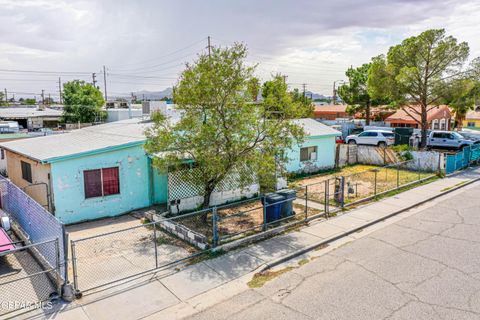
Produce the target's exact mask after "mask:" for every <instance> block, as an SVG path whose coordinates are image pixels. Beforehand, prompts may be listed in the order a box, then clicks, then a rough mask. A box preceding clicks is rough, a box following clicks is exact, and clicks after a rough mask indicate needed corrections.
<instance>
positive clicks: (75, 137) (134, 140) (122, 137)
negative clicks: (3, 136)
mask: <svg viewBox="0 0 480 320" xmlns="http://www.w3.org/2000/svg"><path fill="white" fill-rule="evenodd" d="M150 125H151V122H145V121H142V120H140V119H128V120H122V121H116V122H110V123H106V124H101V125H96V126H91V127H86V128H82V129H78V130H74V131H72V132H69V133H64V134H56V135H48V136H45V137H38V138H35V139H25V140H18V141H9V142H4V143H0V146H1V147H3V148H4V149H7V150H9V151H12V152H15V153H19V154H22V155H24V156H26V157H28V158H30V159H32V160H36V161H39V162H45V163H46V162H54V161H58V160H64V159H67V158H71V157H75V156H79V155H88V154H93V153H96V152H105V151H109V150H114V149H119V148H122V147H125V146H129V145H135V144H142V143H144V141H145V140H146V137H145V134H144V132H145V130H146V129H147V128H148V127H150Z"/></svg>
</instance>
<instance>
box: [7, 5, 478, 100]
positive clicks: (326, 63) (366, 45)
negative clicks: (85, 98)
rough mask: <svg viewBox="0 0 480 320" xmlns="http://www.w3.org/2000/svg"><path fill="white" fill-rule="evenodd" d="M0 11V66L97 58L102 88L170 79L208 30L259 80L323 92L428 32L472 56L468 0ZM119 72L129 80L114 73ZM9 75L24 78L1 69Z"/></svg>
mask: <svg viewBox="0 0 480 320" xmlns="http://www.w3.org/2000/svg"><path fill="white" fill-rule="evenodd" d="M0 7H1V8H2V10H1V11H0V21H2V22H1V25H2V38H1V39H0V64H1V65H0V68H3V69H40V70H67V71H68V70H74V71H85V72H99V71H100V69H101V67H102V65H104V64H105V65H107V67H108V68H109V72H110V74H111V76H110V77H109V81H110V84H109V88H110V92H130V91H134V90H138V89H143V88H144V89H150V90H154V89H163V88H164V87H166V86H168V85H170V84H171V83H172V82H173V81H174V80H173V78H176V77H177V75H178V73H179V72H180V70H181V67H180V66H179V64H180V63H181V62H182V61H185V60H191V59H192V58H193V57H194V53H195V52H199V51H202V50H204V47H205V46H206V40H204V42H202V43H198V42H199V40H201V39H204V38H206V36H207V35H211V36H212V39H213V40H212V41H213V44H214V45H219V44H221V45H225V44H231V43H232V42H233V41H243V42H245V43H246V44H247V45H248V46H249V48H250V52H251V56H250V58H249V60H251V61H257V62H260V63H261V66H260V68H259V70H258V72H259V74H260V75H262V76H263V77H266V76H268V75H269V74H270V73H271V72H278V71H280V72H284V73H287V74H288V75H289V78H288V79H289V81H290V82H292V83H295V86H298V84H300V83H307V84H308V86H309V88H311V89H313V90H315V91H319V92H322V93H329V92H330V90H331V89H330V88H331V86H332V82H333V81H334V80H337V79H338V78H342V77H344V75H343V73H344V70H345V68H347V67H348V66H350V65H354V66H355V65H360V64H362V63H364V62H367V61H369V59H370V58H371V57H372V56H375V55H378V54H381V53H385V52H386V51H387V50H388V48H389V47H390V46H391V45H393V44H396V43H398V42H399V41H401V40H402V39H403V38H405V37H407V36H410V35H414V34H418V33H419V32H421V31H423V30H425V29H427V28H433V27H435V28H439V27H441V28H446V29H447V32H448V33H449V34H452V35H454V36H455V37H457V38H458V39H459V41H468V42H469V44H470V47H471V52H472V56H479V55H480V43H479V41H478V32H477V31H478V28H477V24H478V21H479V20H480V3H478V1H474V0H470V1H468V0H467V1H464V2H461V3H460V2H458V1H453V0H452V1H435V0H429V1H427V0H392V1H380V0H376V1H375V0H358V1H355V0H351V1H347V0H336V1H328V2H327V1H316V0H303V1H296V2H292V1H288V0H255V1H254V0H236V1H223V0H205V1H195V0H190V1H154V0H150V1H148V0H144V1H116V0H103V1H100V0H97V1H94V0H85V1H76V0H73V1H68V0H64V1H63V0H49V1H47V0H39V1H33V0H32V1H19V0H11V1H6V0H0ZM192 43H196V44H195V45H192V46H191V47H189V48H187V49H185V50H182V51H179V52H177V53H175V54H171V55H168V56H167V57H165V55H166V54H168V53H171V52H173V51H175V50H177V49H179V48H183V47H185V46H187V45H188V44H192ZM149 66H152V68H148V67H149ZM126 69H130V70H129V71H128V73H134V74H135V75H136V76H137V77H135V78H132V77H130V78H128V77H125V76H124V77H122V76H114V75H113V74H115V73H117V74H119V73H122V71H121V70H126ZM123 73H127V71H123ZM141 76H145V77H158V78H141ZM15 77H17V78H23V79H25V77H26V75H25V74H22V75H14V74H8V75H5V74H0V79H2V78H15ZM89 77H90V76H89V75H83V76H82V78H84V79H88V78H89ZM32 78H33V76H32ZM44 78H49V77H46V76H45V77H44ZM50 78H51V77H50ZM50 78H49V79H50ZM62 78H64V79H65V80H67V79H70V78H72V76H70V77H69V76H62ZM38 79H42V77H41V76H36V77H35V80H36V81H32V82H28V81H26V80H22V81H20V80H18V81H16V82H15V81H12V82H8V81H3V80H0V82H1V83H2V85H3V86H7V87H12V88H13V90H12V91H14V90H17V91H29V92H30V91H35V92H36V91H39V90H41V89H42V88H43V89H48V90H50V89H51V88H50V87H48V86H51V84H50V82H48V83H45V84H43V83H42V81H38ZM99 80H101V77H99ZM49 81H51V80H49ZM46 87H48V88H46Z"/></svg>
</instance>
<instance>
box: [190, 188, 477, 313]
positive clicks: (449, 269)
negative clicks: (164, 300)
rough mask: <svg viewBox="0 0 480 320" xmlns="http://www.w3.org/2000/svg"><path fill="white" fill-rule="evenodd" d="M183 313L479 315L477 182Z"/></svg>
mask: <svg viewBox="0 0 480 320" xmlns="http://www.w3.org/2000/svg"><path fill="white" fill-rule="evenodd" d="M190 319H198V320H200V319H208V320H215V319H230V320H234V319H248V320H252V319H275V320H281V319H417V320H422V319H480V184H479V183H477V184H475V185H474V186H473V187H468V188H465V189H464V190H462V191H461V192H459V193H457V194H455V195H454V196H450V197H448V198H445V199H439V201H437V202H436V203H435V205H434V206H431V207H429V208H426V209H424V210H422V211H419V212H417V213H415V214H413V215H411V216H409V217H406V218H405V219H402V220H400V221H398V222H396V223H393V224H390V225H388V226H386V227H384V228H382V229H380V230H377V231H375V232H373V233H370V234H368V235H367V236H365V237H362V238H359V239H357V240H354V241H352V242H350V243H347V244H345V245H343V246H341V247H339V248H337V249H335V250H333V251H330V252H329V253H327V254H325V255H323V256H320V257H319V258H317V259H315V260H312V261H311V262H309V263H307V264H305V265H303V266H302V267H299V268H296V269H294V270H292V271H289V272H287V273H284V274H283V275H281V276H279V277H278V278H276V279H274V280H272V281H270V282H268V283H267V284H266V285H264V286H263V287H262V288H259V289H249V290H247V291H244V292H242V293H240V294H238V295H236V296H234V297H233V298H230V299H228V300H226V301H223V302H221V303H219V304H217V305H215V306H213V307H211V308H209V309H207V310H205V311H203V312H201V313H199V314H196V315H194V316H193V317H191V318H190Z"/></svg>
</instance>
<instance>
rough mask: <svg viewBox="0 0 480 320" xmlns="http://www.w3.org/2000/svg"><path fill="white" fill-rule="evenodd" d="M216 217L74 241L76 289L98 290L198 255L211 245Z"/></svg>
mask: <svg viewBox="0 0 480 320" xmlns="http://www.w3.org/2000/svg"><path fill="white" fill-rule="evenodd" d="M212 217H213V216H212V211H211V210H203V211H199V212H194V213H189V214H184V215H179V216H176V217H171V218H159V220H158V221H154V222H148V223H144V224H143V225H139V226H136V227H133V228H128V229H123V230H118V231H114V232H109V233H104V234H99V235H95V236H92V237H87V238H82V239H78V240H72V241H71V248H72V272H73V279H74V287H75V290H76V291H78V292H85V291H90V290H94V289H97V288H99V287H101V286H105V285H109V284H113V283H116V282H119V281H123V280H127V279H130V278H132V277H135V276H139V275H142V274H145V273H148V272H151V271H154V270H156V269H159V268H163V267H167V266H170V265H173V264H177V263H180V262H182V261H185V260H187V259H189V258H192V257H193V256H195V255H198V254H199V253H200V252H202V251H203V250H206V249H207V248H208V247H210V246H211V241H212V237H213V230H212V228H213V223H212Z"/></svg>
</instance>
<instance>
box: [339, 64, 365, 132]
mask: <svg viewBox="0 0 480 320" xmlns="http://www.w3.org/2000/svg"><path fill="white" fill-rule="evenodd" d="M369 68H370V64H369V63H365V64H363V65H362V66H360V67H358V68H355V69H354V68H349V69H348V70H347V71H346V72H345V75H346V76H347V77H348V83H346V84H343V85H341V86H340V87H339V88H338V95H339V96H340V98H342V100H343V101H344V102H346V103H347V104H348V108H347V112H348V113H349V114H355V113H357V112H365V118H366V124H367V125H368V124H370V106H371V103H372V101H371V98H370V95H369V94H368V91H367V80H368V69H369Z"/></svg>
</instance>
